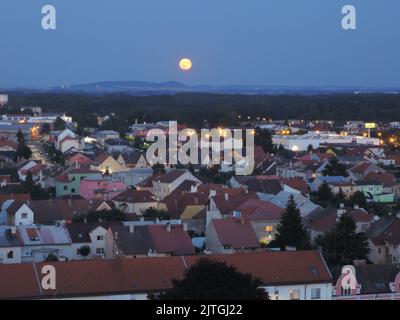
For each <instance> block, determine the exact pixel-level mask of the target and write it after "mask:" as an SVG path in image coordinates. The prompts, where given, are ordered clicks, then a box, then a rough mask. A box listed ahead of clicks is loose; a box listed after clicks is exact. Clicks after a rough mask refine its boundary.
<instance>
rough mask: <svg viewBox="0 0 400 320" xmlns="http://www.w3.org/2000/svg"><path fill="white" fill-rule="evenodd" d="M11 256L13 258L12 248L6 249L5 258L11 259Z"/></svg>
mask: <svg viewBox="0 0 400 320" xmlns="http://www.w3.org/2000/svg"><path fill="white" fill-rule="evenodd" d="M13 258H14V250H8V251H7V259H13Z"/></svg>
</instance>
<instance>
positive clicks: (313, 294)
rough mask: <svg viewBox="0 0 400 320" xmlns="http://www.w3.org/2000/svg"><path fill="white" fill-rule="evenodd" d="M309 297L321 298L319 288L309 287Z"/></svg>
mask: <svg viewBox="0 0 400 320" xmlns="http://www.w3.org/2000/svg"><path fill="white" fill-rule="evenodd" d="M311 299H321V289H320V288H313V289H311Z"/></svg>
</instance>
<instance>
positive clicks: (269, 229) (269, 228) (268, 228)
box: [265, 226, 274, 232]
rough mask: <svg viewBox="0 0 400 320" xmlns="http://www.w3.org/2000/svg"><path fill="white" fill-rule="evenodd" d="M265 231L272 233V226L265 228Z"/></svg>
mask: <svg viewBox="0 0 400 320" xmlns="http://www.w3.org/2000/svg"><path fill="white" fill-rule="evenodd" d="M265 231H267V232H272V231H274V227H273V226H266V227H265Z"/></svg>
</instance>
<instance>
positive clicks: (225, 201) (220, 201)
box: [212, 192, 258, 214]
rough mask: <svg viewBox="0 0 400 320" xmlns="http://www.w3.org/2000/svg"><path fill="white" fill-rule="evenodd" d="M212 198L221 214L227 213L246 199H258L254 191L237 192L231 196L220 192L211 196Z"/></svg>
mask: <svg viewBox="0 0 400 320" xmlns="http://www.w3.org/2000/svg"><path fill="white" fill-rule="evenodd" d="M212 199H213V201H214V203H215V205H216V206H217V208H218V210H219V212H221V214H229V213H231V212H233V211H234V210H235V209H236V208H237V207H239V206H240V205H241V204H243V203H245V202H246V201H247V200H249V199H258V197H257V194H256V193H255V192H249V193H246V194H238V195H235V196H231V195H229V194H228V196H227V197H226V195H225V194H222V195H217V196H215V197H212Z"/></svg>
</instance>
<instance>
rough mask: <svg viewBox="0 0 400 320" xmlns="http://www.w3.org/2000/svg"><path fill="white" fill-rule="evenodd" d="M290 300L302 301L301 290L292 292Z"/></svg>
mask: <svg viewBox="0 0 400 320" xmlns="http://www.w3.org/2000/svg"><path fill="white" fill-rule="evenodd" d="M289 293H290V300H300V290H298V289H295V290H290V292H289Z"/></svg>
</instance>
